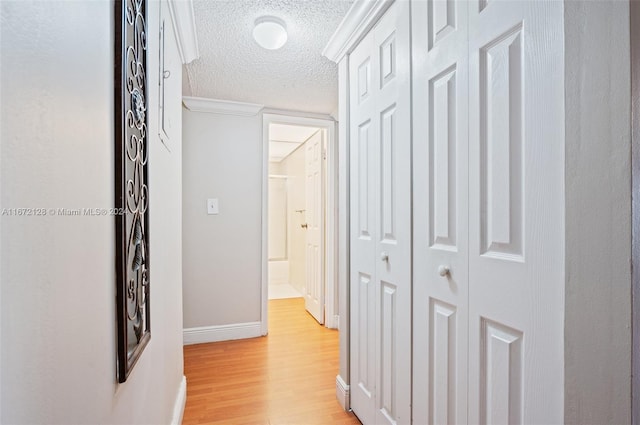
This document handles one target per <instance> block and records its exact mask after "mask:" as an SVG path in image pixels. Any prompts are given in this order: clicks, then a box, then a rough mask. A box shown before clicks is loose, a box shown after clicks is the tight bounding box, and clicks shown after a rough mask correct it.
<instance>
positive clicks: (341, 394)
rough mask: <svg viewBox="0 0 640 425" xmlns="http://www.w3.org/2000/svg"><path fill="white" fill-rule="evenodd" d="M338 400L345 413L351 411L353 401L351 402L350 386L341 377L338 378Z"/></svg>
mask: <svg viewBox="0 0 640 425" xmlns="http://www.w3.org/2000/svg"><path fill="white" fill-rule="evenodd" d="M336 398H337V399H338V403H340V406H342V408H343V409H344V410H345V411H347V412H348V411H349V410H351V400H349V385H347V383H346V382H344V379H342V377H341V376H340V375H338V376H336Z"/></svg>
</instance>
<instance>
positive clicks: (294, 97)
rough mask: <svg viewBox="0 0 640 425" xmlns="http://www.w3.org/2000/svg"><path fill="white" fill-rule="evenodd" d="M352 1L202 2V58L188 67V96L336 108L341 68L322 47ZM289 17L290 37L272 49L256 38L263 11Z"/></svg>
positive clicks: (198, 7) (197, 3)
mask: <svg viewBox="0 0 640 425" xmlns="http://www.w3.org/2000/svg"><path fill="white" fill-rule="evenodd" d="M352 2H353V1H352V0H306V1H305V0H232V1H224V0H222V1H221V0H194V12H195V19H196V30H197V34H198V47H199V49H200V58H199V59H196V60H194V61H193V62H191V63H190V64H188V65H186V81H185V85H186V87H184V93H185V95H191V96H196V97H205V98H213V99H224V100H234V101H239V102H250V103H259V104H263V105H265V106H267V107H272V108H281V109H289V110H297V111H308V112H320V113H325V114H328V113H331V112H333V111H335V110H336V109H337V106H338V93H337V92H338V72H337V66H336V64H334V63H333V62H331V61H329V60H328V59H327V58H325V57H323V56H322V53H321V52H322V49H323V48H324V47H325V45H326V44H327V42H328V41H329V38H331V35H332V34H333V32H334V31H335V30H336V28H337V27H338V24H339V23H340V21H341V20H342V18H343V17H344V15H345V14H346V12H347V10H349V7H350V6H351V4H352ZM265 15H271V16H276V17H278V18H280V19H282V20H284V21H285V23H286V25H287V32H288V34H289V39H288V41H287V43H286V44H285V45H284V47H282V48H280V49H279V50H265V49H263V48H261V47H260V46H259V45H258V44H257V43H256V42H255V40H254V39H253V36H252V31H253V23H254V21H255V20H256V18H259V17H261V16H265Z"/></svg>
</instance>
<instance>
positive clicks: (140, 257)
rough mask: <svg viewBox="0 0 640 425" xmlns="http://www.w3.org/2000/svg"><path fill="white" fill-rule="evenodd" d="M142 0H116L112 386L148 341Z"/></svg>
mask: <svg viewBox="0 0 640 425" xmlns="http://www.w3.org/2000/svg"><path fill="white" fill-rule="evenodd" d="M146 6H147V1H146V0H116V1H115V7H116V12H115V17H116V18H115V21H116V31H115V33H116V37H115V39H116V46H115V67H114V69H115V102H114V104H115V126H116V128H115V135H116V140H115V176H116V182H115V183H116V185H115V188H116V190H115V194H116V198H115V204H116V205H115V206H116V208H117V210H118V211H122V212H123V214H121V215H116V275H117V276H116V284H117V291H116V308H117V312H116V316H117V327H118V332H117V334H118V343H117V346H118V361H117V365H118V366H117V370H118V381H119V382H124V381H126V379H127V377H128V376H129V373H130V372H131V369H132V368H133V366H134V365H135V364H136V362H137V360H138V359H139V358H140V355H141V354H142V351H143V350H144V348H145V346H146V345H147V343H148V342H149V339H150V338H151V331H150V329H151V327H150V310H149V229H148V223H149V187H148V162H149V161H148V160H149V146H148V135H147V105H148V99H147V94H148V89H147V72H146V71H147V59H146V54H147V20H146V9H147V7H146Z"/></svg>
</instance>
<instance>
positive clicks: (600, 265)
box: [565, 1, 631, 424]
mask: <svg viewBox="0 0 640 425" xmlns="http://www.w3.org/2000/svg"><path fill="white" fill-rule="evenodd" d="M629 42H630V40H629V4H628V2H618V1H598V2H573V1H567V2H565V97H566V101H565V103H566V127H565V131H566V139H565V161H566V172H565V184H566V188H565V192H566V247H565V249H566V253H567V255H566V287H565V309H566V313H565V338H566V339H565V422H566V423H574V424H587V423H592V424H601V423H602V424H604V423H607V424H622V423H630V420H631V418H630V412H631V398H630V396H631V385H630V384H631V330H630V325H631V323H630V317H631V270H630V261H631V174H630V170H631V165H630V160H631V158H630V152H631V142H630V105H631V101H630V90H631V85H630V62H629V52H630V45H629Z"/></svg>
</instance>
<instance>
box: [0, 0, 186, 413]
mask: <svg viewBox="0 0 640 425" xmlns="http://www.w3.org/2000/svg"><path fill="white" fill-rule="evenodd" d="M149 4H150V6H151V8H150V11H149V27H150V28H149V32H150V34H157V22H158V3H156V2H149ZM0 8H1V16H2V18H1V22H2V23H1V26H2V29H1V31H2V33H1V48H0V52H1V60H0V63H1V86H2V96H1V108H2V109H1V114H2V115H1V116H2V120H1V149H2V155H1V157H2V163H1V167H0V168H1V181H2V199H1V203H2V207H3V208H19V207H32V208H33V207H38V208H39V207H43V208H58V207H60V208H63V207H64V208H97V207H105V208H106V207H110V206H112V205H113V199H114V138H115V136H114V128H113V127H114V112H113V37H114V34H113V28H114V16H113V15H114V13H113V3H112V2H109V1H99V2H98V1H92V2H68V1H48V2H31V1H20V2H6V1H3V2H2V3H0ZM148 40H149V43H150V45H149V52H150V57H149V61H150V65H149V67H150V69H154V64H156V63H157V38H156V37H148ZM174 47H175V46H174ZM174 53H175V51H174ZM156 66H157V65H156ZM172 73H175V74H173V75H175V76H176V78H175V80H174V81H176V82H177V83H178V89H177V91H179V87H180V81H181V76H180V68H178V69H176V70H172ZM156 74H157V73H156V72H150V73H149V78H150V82H149V86H150V87H157V84H158V82H157V75H156ZM174 93H175V92H174ZM149 95H150V99H149V102H150V105H155V104H157V90H150V93H149ZM171 101H172V102H179V98H177V97H176V96H175V95H174V97H173V98H172V99H171ZM149 114H150V116H149V117H150V122H149V126H150V127H149V134H150V160H149V161H150V185H149V187H150V202H151V223H150V237H151V245H150V255H151V285H152V287H151V315H152V316H151V341H150V343H149V345H148V346H147V348H146V349H145V351H144V353H143V354H142V357H141V358H140V360H139V362H138V364H137V365H136V367H135V369H134V370H133V372H132V374H131V375H130V377H129V379H128V381H127V382H126V383H124V384H120V385H119V384H117V383H116V368H115V360H116V344H115V341H116V337H115V272H114V268H115V267H114V257H115V246H114V244H115V242H114V239H115V237H114V232H115V230H114V218H113V217H108V216H105V217H82V216H80V217H54V216H51V215H47V216H45V217H33V216H31V217H8V216H3V217H2V218H1V220H2V261H1V273H2V274H1V280H2V287H1V300H2V308H1V314H2V316H1V323H2V325H1V326H2V328H1V329H2V332H1V335H2V358H1V369H2V382H1V404H2V418H1V420H0V422H2V423H12V424H13V423H16V424H19V423H24V424H38V423H47V424H56V423H58V424H70V423H82V424H93V423H96V424H97V423H102V424H106V423H109V424H117V423H121V424H167V423H170V422H171V421H172V416H173V411H174V405H175V404H176V398H177V394H178V392H179V388H180V384H181V380H182V378H183V370H182V346H181V340H182V333H181V329H182V311H181V310H182V306H181V264H180V250H181V248H180V245H181V227H180V222H181V211H180V201H181V193H180V192H181V152H180V144H179V142H177V143H176V144H175V145H174V147H173V149H172V152H171V153H169V152H168V151H167V150H166V149H165V148H164V147H163V146H162V145H161V144H160V142H159V140H158V138H157V136H156V135H157V119H156V116H155V112H154V111H153V110H150V111H149ZM176 120H177V122H179V117H176ZM175 122H176V121H174V123H175ZM177 127H178V128H177V133H176V134H177V136H176V137H177V139H178V141H179V137H180V128H179V125H177Z"/></svg>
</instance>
